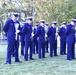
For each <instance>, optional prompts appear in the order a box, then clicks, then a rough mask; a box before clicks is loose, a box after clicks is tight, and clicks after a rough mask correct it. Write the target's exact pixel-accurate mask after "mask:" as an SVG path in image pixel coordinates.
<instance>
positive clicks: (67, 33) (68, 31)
mask: <svg viewBox="0 0 76 75" xmlns="http://www.w3.org/2000/svg"><path fill="white" fill-rule="evenodd" d="M70 30H71V28H70V26H69V25H68V26H67V28H66V32H65V33H66V35H67V36H68V35H69V33H70Z"/></svg>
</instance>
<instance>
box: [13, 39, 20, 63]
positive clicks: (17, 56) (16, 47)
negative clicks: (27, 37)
mask: <svg viewBox="0 0 76 75" xmlns="http://www.w3.org/2000/svg"><path fill="white" fill-rule="evenodd" d="M14 48H15V50H14V56H15V62H17V61H19V53H18V51H19V40H16V41H15V46H14Z"/></svg>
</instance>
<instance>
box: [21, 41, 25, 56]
mask: <svg viewBox="0 0 76 75" xmlns="http://www.w3.org/2000/svg"><path fill="white" fill-rule="evenodd" d="M24 47H25V41H21V55H24Z"/></svg>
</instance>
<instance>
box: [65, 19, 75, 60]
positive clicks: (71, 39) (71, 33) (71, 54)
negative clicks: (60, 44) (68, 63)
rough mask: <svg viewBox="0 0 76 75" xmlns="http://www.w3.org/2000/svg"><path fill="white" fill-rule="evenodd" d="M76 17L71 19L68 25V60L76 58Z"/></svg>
mask: <svg viewBox="0 0 76 75" xmlns="http://www.w3.org/2000/svg"><path fill="white" fill-rule="evenodd" d="M75 23H76V20H75V19H71V20H70V24H69V25H67V28H66V35H67V60H72V59H75V51H74V50H75Z"/></svg>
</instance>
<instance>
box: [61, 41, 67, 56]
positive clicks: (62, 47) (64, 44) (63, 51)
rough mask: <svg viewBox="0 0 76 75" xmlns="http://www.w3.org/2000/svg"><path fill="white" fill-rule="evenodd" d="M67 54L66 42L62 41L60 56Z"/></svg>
mask: <svg viewBox="0 0 76 75" xmlns="http://www.w3.org/2000/svg"><path fill="white" fill-rule="evenodd" d="M64 54H66V41H60V55H64Z"/></svg>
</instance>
